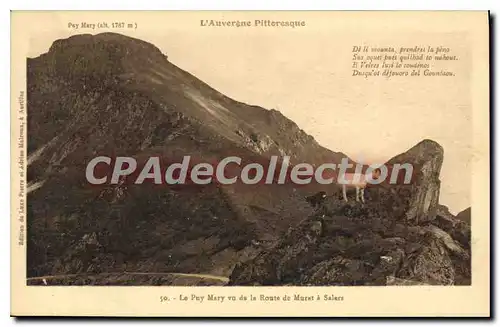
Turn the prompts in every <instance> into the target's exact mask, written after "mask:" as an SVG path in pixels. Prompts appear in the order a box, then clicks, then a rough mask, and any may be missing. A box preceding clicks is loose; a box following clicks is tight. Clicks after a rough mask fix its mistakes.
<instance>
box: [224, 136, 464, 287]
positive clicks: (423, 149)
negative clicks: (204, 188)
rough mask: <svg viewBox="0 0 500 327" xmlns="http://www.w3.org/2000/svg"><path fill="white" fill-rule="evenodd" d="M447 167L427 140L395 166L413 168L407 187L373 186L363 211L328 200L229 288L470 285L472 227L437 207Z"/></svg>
mask: <svg viewBox="0 0 500 327" xmlns="http://www.w3.org/2000/svg"><path fill="white" fill-rule="evenodd" d="M442 160H443V149H442V148H441V146H439V145H438V144H437V143H435V142H432V141H428V140H426V141H423V142H421V143H419V144H417V145H416V146H415V147H413V148H411V149H410V150H409V151H408V152H405V153H403V154H401V155H399V156H397V157H395V158H394V159H391V160H390V161H389V163H390V164H396V163H411V164H413V167H414V176H413V179H412V181H411V183H410V184H409V185H401V184H400V183H399V184H397V185H388V184H386V185H373V186H372V187H369V188H368V189H367V191H366V197H367V200H366V204H365V205H363V204H359V203H354V204H353V203H348V204H346V203H344V202H343V201H342V200H340V197H339V195H338V194H334V195H333V196H330V197H329V198H327V199H326V201H325V205H324V206H323V207H322V208H320V209H318V210H317V211H316V212H315V214H313V215H311V216H310V217H308V218H307V219H305V220H304V221H303V222H302V223H301V224H300V225H299V226H298V227H296V228H292V229H291V230H289V232H288V233H287V234H286V236H284V238H283V239H282V240H281V241H280V242H279V243H278V244H277V245H276V246H275V247H274V248H272V249H269V250H267V251H262V252H261V253H259V254H258V255H257V256H256V258H255V259H253V260H250V261H248V262H245V263H241V264H238V265H237V266H236V267H235V269H234V270H233V273H232V275H231V278H230V285H349V286H355V285H468V284H470V282H471V272H470V255H471V252H470V226H469V225H467V224H465V223H463V222H462V221H460V220H458V219H457V218H456V217H455V216H453V215H452V214H450V213H449V211H448V209H447V208H446V207H444V206H440V205H438V201H439V172H440V168H441V164H442Z"/></svg>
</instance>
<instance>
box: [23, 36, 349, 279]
mask: <svg viewBox="0 0 500 327" xmlns="http://www.w3.org/2000/svg"><path fill="white" fill-rule="evenodd" d="M27 71H28V73H27V74H28V76H27V77H28V94H27V102H28V164H29V166H28V183H29V184H28V185H29V189H30V193H29V194H28V224H29V226H28V276H41V275H47V274H73V273H82V272H87V273H92V272H93V273H99V272H111V271H116V272H121V271H134V272H137V271H143V272H164V271H166V272H172V271H177V272H189V273H197V272H198V273H216V274H220V275H228V274H229V273H230V271H231V270H232V267H233V266H234V264H235V263H236V262H239V261H241V260H245V259H247V258H251V257H252V256H253V255H255V253H256V252H257V251H258V250H259V249H260V247H262V246H267V244H269V243H271V244H272V242H273V240H275V239H276V238H278V237H279V236H280V235H281V234H282V233H283V232H285V231H286V230H287V229H288V228H289V227H291V226H294V225H295V224H297V223H298V222H299V221H300V220H301V219H302V218H303V217H304V216H305V215H308V214H309V213H310V211H311V209H310V206H309V205H308V204H307V203H306V202H305V201H304V195H306V194H310V193H311V192H315V191H316V190H318V189H325V186H321V185H307V186H301V187H295V186H294V185H290V184H286V185H270V186H268V185H266V186H262V185H253V186H247V185H242V184H235V185H233V186H227V187H226V186H225V187H222V186H220V185H217V184H209V185H204V186H196V187H167V186H155V185H152V184H142V185H128V184H123V185H103V186H91V185H89V183H88V182H87V181H86V180H85V168H86V165H87V163H88V162H89V161H90V160H91V159H92V158H94V157H96V156H99V155H105V156H110V157H114V156H130V157H135V158H142V159H145V158H148V157H149V156H159V157H161V158H166V159H167V160H172V161H177V160H178V161H180V159H181V158H182V156H185V155H190V156H192V157H193V158H194V159H195V160H197V161H203V162H217V161H220V160H221V158H224V157H226V156H235V155H236V156H240V157H242V158H243V159H244V160H246V161H257V162H260V161H262V162H266V160H268V158H269V157H270V156H271V155H279V156H283V155H289V156H290V157H291V162H292V163H297V162H308V163H311V164H319V163H323V162H340V160H341V158H343V157H345V155H344V154H342V153H338V152H332V151H330V150H328V149H325V148H323V147H322V146H320V145H319V144H318V143H317V142H316V141H315V140H314V139H313V138H312V137H311V136H309V135H307V134H306V133H305V132H304V131H302V130H301V129H300V128H299V127H298V126H297V125H296V124H295V123H293V122H292V121H290V120H289V119H287V118H286V117H285V116H283V115H282V114H281V113H279V112H278V111H276V110H266V109H264V108H260V107H257V106H250V105H246V104H243V103H240V102H237V101H235V100H232V99H230V98H228V97H226V96H224V95H223V94H221V93H219V92H218V91H216V90H214V89H212V88H211V87H209V86H208V85H206V84H205V83H203V82H201V81H200V80H198V79H197V78H195V77H194V76H192V75H190V74H189V73H187V72H185V71H183V70H181V69H180V68H178V67H176V66H175V65H174V64H172V63H171V62H169V61H168V59H167V57H166V56H165V55H164V54H162V53H161V51H160V50H159V49H158V48H156V47H155V46H153V45H151V44H149V43H146V42H143V41H141V40H137V39H133V38H130V37H126V36H123V35H119V34H114V33H103V34H98V35H77V36H73V37H70V38H68V39H63V40H57V41H55V42H54V43H53V45H52V46H51V48H50V50H49V51H48V52H47V53H46V54H43V55H41V56H39V57H37V58H33V59H28V61H27Z"/></svg>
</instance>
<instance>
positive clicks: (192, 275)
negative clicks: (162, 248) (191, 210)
mask: <svg viewBox="0 0 500 327" xmlns="http://www.w3.org/2000/svg"><path fill="white" fill-rule="evenodd" d="M111 275H130V276H181V277H195V278H201V279H212V280H219V281H222V282H226V283H227V282H229V278H227V277H224V276H216V275H209V274H189V273H175V272H170V273H148V272H127V271H125V272H115V273H101V274H69V275H48V276H40V277H29V278H27V280H28V281H30V280H46V281H47V280H50V279H62V278H71V277H95V276H111Z"/></svg>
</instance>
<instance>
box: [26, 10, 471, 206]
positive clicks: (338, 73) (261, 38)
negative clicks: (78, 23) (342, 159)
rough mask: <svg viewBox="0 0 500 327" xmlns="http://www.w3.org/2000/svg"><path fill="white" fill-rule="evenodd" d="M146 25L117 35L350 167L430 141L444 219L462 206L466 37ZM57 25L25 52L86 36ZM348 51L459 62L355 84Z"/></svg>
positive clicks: (323, 24) (466, 153) (465, 192)
mask: <svg viewBox="0 0 500 327" xmlns="http://www.w3.org/2000/svg"><path fill="white" fill-rule="evenodd" d="M206 15H208V14H206ZM214 15H215V14H214ZM210 18H213V17H210ZM215 18H217V17H215ZM157 23H158V22H157ZM147 24H148V22H147V21H145V22H140V23H139V25H141V26H146V27H147V28H146V27H144V28H143V29H141V28H138V29H137V30H136V31H134V32H130V33H123V34H128V35H130V36H133V37H137V38H140V39H142V40H145V41H148V42H151V43H153V44H154V45H155V46H157V47H158V48H160V50H161V51H162V52H164V53H166V54H167V55H168V57H169V60H170V61H171V62H172V63H174V64H175V65H177V66H179V67H180V68H182V69H184V70H186V71H188V72H190V73H191V74H193V75H195V76H197V77H198V78H199V79H201V80H203V81H204V82H206V83H207V84H209V85H210V86H212V87H213V88H215V89H217V90H218V91H220V92H222V93H223V94H225V95H227V96H229V97H231V98H233V99H235V100H238V101H241V102H245V103H248V104H252V105H259V106H262V107H264V108H267V109H271V108H275V109H278V110H280V111H281V112H282V113H283V114H284V115H285V116H287V117H288V118H290V119H291V120H293V121H294V122H296V123H297V124H298V126H299V127H300V128H302V129H304V131H306V132H307V133H308V134H311V135H312V136H313V137H314V138H315V139H316V140H317V141H318V142H319V143H320V144H321V145H323V146H325V147H327V148H330V149H331V150H333V151H341V152H344V153H346V154H347V155H348V156H350V157H351V158H353V159H354V160H363V161H368V162H370V161H371V162H383V161H385V160H387V159H389V158H391V157H393V156H395V155H397V154H399V153H401V152H404V151H406V150H408V149H409V148H411V147H412V146H413V145H415V144H416V143H418V142H420V141H421V140H423V139H425V138H428V139H432V140H435V141H436V142H438V143H439V144H441V145H442V146H443V148H444V153H445V154H444V163H443V167H442V171H441V181H442V186H441V196H440V203H442V204H444V205H447V206H448V207H449V208H450V210H451V211H452V212H453V213H458V212H459V211H461V210H463V209H465V208H466V207H469V206H470V187H471V186H470V171H471V168H470V165H471V154H472V152H471V147H472V141H471V135H472V126H471V117H472V116H471V113H472V112H471V110H472V109H471V92H470V85H469V84H470V72H471V69H472V65H471V53H470V51H468V46H469V43H468V38H467V34H466V33H461V32H456V33H449V32H446V31H442V32H435V33H434V32H433V33H425V32H422V31H421V30H420V29H416V28H410V27H407V28H405V27H404V24H403V25H399V28H398V29H392V30H391V29H387V28H384V27H383V26H382V27H380V26H379V28H378V29H374V27H370V26H369V25H364V26H363V27H362V26H358V25H356V24H353V23H351V24H339V23H331V24H330V22H328V21H325V20H321V21H320V20H318V21H308V22H307V27H305V28H300V29H297V28H296V29H290V28H288V29H286V28H281V29H272V28H268V29H264V28H254V29H241V28H240V29H237V28H212V29H207V28H201V27H199V26H198V25H199V19H194V18H193V19H192V20H190V19H182V20H180V19H178V20H171V21H168V20H165V19H163V21H162V24H161V25H158V24H156V25H155V28H154V29H153V27H152V26H149V25H147ZM66 25H67V23H66V21H65V20H64V18H60V20H59V21H57V20H56V22H55V23H54V26H52V27H51V26H48V27H47V26H45V27H41V28H40V30H37V31H33V33H36V34H34V36H33V38H32V42H31V44H30V55H31V56H36V55H38V54H40V53H43V52H46V51H47V50H48V48H49V47H50V45H51V43H52V42H53V41H54V40H55V39H57V38H62V37H68V36H70V35H71V34H77V33H79V32H85V33H92V34H95V33H96V32H93V31H88V30H86V31H81V30H80V31H78V32H76V31H71V30H69V29H67V28H66ZM55 26H58V29H56V28H54V27H55ZM42 35H43V36H42ZM354 45H368V46H394V47H401V46H405V47H413V46H415V45H417V46H424V47H427V46H428V45H431V46H434V47H437V46H444V47H449V48H450V49H451V52H453V54H455V55H457V56H459V58H460V60H459V61H454V62H444V63H441V64H439V66H436V67H437V68H436V69H437V70H439V68H446V69H448V70H452V71H454V72H455V74H456V76H455V77H423V76H422V77H414V78H410V77H406V78H403V77H393V78H391V79H389V80H387V79H384V78H368V79H365V78H363V77H353V76H352V69H351V64H352V61H351V59H352V47H353V46H354Z"/></svg>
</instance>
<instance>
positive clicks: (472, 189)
mask: <svg viewBox="0 0 500 327" xmlns="http://www.w3.org/2000/svg"><path fill="white" fill-rule="evenodd" d="M11 26H12V41H11V42H12V49H11V65H12V66H11V74H12V75H11V76H12V80H11V97H12V102H11V103H12V106H11V117H12V120H11V151H12V152H11V155H12V163H11V167H12V170H11V176H12V177H11V179H12V189H11V194H12V197H11V205H12V207H11V213H12V214H11V228H12V229H11V236H12V237H11V238H12V247H11V253H12V256H11V261H12V268H11V276H12V279H11V285H12V307H11V314H12V315H15V316H31V315H36V316H75V315H76V316H149V317H285V316H290V317H294V316H295V317H298V316H300V317H346V316H348V317H352V316H362V317H395V316H416V317H453V316H464V317H466V316H473V317H488V316H489V315H490V165H489V164H490V144H489V136H490V130H489V123H490V121H489V115H490V114H489V113H490V100H489V92H490V91H489V61H490V58H489V27H490V20H489V13H488V12H486V11H441V12H439V11H435V12H430V11H429V12H426V11H415V12H409V11H407V12H406V11H392V12H384V11H381V12H369V11H364V12H356V11H345V12H342V11H324V12H321V11H275V12H273V11H249V12H245V11H71V12H65V11H44V12H37V11H13V12H12V14H11Z"/></svg>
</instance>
